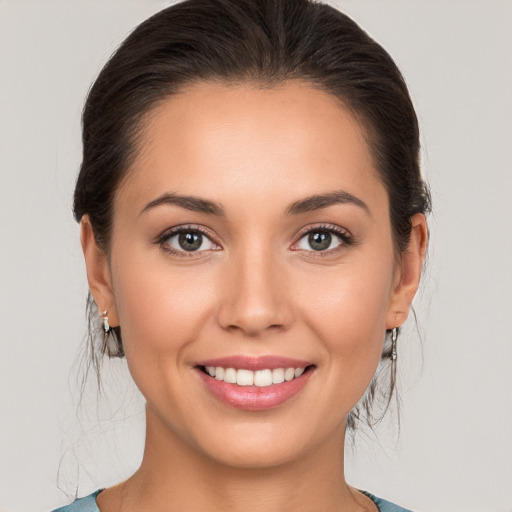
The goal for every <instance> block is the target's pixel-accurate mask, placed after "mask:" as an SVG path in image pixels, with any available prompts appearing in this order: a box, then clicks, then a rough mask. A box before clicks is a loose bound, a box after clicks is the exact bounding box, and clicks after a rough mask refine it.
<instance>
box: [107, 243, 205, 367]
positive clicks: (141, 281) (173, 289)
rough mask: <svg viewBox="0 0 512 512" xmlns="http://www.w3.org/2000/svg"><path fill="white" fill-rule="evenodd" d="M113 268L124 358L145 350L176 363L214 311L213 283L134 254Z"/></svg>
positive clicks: (163, 262) (156, 260)
mask: <svg viewBox="0 0 512 512" xmlns="http://www.w3.org/2000/svg"><path fill="white" fill-rule="evenodd" d="M157 250H158V249H155V252H156V251H157ZM116 263H117V264H116V267H115V270H116V272H115V274H114V275H113V283H114V289H115V296H116V307H117V310H118V315H119V321H120V325H121V329H122V333H123V343H124V345H125V352H126V354H127V357H128V358H130V354H131V353H134V355H135V352H139V351H140V350H145V351H146V350H148V349H149V350H151V351H152V352H155V351H156V352H158V353H159V355H161V356H163V355H164V354H165V353H172V354H173V358H176V351H179V350H180V349H182V348H183V347H184V346H186V345H187V344H188V343H189V342H191V341H193V340H194V339H195V338H196V337H197V334H198V330H199V329H200V326H201V325H202V323H203V319H204V318H205V317H208V315H209V312H210V311H211V310H212V307H213V300H214V297H215V294H214V286H213V278H212V277H209V276H208V275H205V274H208V271H207V270H206V272H205V271H204V270H203V272H201V273H200V272H197V271H190V268H182V269H180V268H175V267H174V268H173V267H171V265H169V264H167V262H166V260H165V258H162V257H161V255H159V256H158V257H155V258H153V259H151V258H148V256H147V253H146V254H144V253H142V254H141V255H140V257H137V254H136V253H135V254H134V251H133V250H132V251H130V257H129V258H122V257H120V258H118V259H117V262H116ZM177 362H179V361H176V360H175V361H174V364H176V363H177Z"/></svg>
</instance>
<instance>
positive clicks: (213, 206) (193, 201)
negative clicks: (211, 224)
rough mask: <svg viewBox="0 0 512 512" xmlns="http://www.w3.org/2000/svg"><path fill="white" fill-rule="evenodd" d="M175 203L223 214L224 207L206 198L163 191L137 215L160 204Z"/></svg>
mask: <svg viewBox="0 0 512 512" xmlns="http://www.w3.org/2000/svg"><path fill="white" fill-rule="evenodd" d="M165 204H168V205H176V206H181V207H182V208H185V209H186V210H191V211H193V212H200V213H208V214H210V215H218V216H221V215H224V208H222V206H221V205H220V204H218V203H215V202H213V201H209V200H208V199H201V198H200V197H194V196H183V195H179V194H176V193H165V194H162V195H161V196H159V197H157V198H156V199H154V200H153V201H151V202H149V203H148V204H147V205H146V206H145V207H144V208H143V209H142V211H141V212H140V214H139V215H142V214H143V213H145V212H147V211H148V210H151V209H152V208H156V207H157V206H161V205H165Z"/></svg>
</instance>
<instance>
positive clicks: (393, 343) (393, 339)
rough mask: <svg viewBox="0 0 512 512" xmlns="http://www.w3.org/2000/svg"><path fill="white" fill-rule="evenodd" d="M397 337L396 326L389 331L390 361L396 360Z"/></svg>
mask: <svg viewBox="0 0 512 512" xmlns="http://www.w3.org/2000/svg"><path fill="white" fill-rule="evenodd" d="M397 339H398V327H395V328H393V330H392V331H391V361H393V362H394V361H396V340H397Z"/></svg>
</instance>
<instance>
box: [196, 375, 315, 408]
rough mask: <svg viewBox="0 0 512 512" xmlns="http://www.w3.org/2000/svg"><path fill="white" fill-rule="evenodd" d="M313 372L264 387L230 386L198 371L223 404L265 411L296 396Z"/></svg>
mask: <svg viewBox="0 0 512 512" xmlns="http://www.w3.org/2000/svg"><path fill="white" fill-rule="evenodd" d="M312 370H313V369H312V368H308V370H307V371H305V372H304V373H303V374H302V375H301V376H300V377H296V378H294V379H292V380H290V381H285V382H282V383H281V384H272V385H271V386H264V387H258V386H238V385H237V384H229V383H227V382H224V381H222V380H217V379H215V378H214V377H210V376H209V375H207V374H206V373H204V372H203V371H202V370H200V369H198V370H197V371H198V372H199V374H200V376H201V379H202V380H203V382H204V384H205V385H206V387H207V388H208V389H209V390H210V392H211V393H212V394H213V395H214V396H215V397H216V398H218V399H219V400H220V401H221V402H223V403H225V404H227V405H229V406H231V407H234V408H236V409H245V410H246V411H264V410H266V409H272V408H274V407H277V406H278V405H281V404H282V403H284V402H286V401H287V400H289V399H290V398H292V397H293V396H295V395H296V394H297V393H298V392H299V391H300V390H301V389H302V388H303V387H304V386H305V385H306V382H307V381H308V380H309V377H310V376H311V374H312V373H313V371H312Z"/></svg>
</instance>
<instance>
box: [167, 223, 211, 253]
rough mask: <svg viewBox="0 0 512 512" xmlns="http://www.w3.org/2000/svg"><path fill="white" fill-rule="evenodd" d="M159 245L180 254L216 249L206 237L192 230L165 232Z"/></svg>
mask: <svg viewBox="0 0 512 512" xmlns="http://www.w3.org/2000/svg"><path fill="white" fill-rule="evenodd" d="M159 243H160V244H161V245H162V246H163V247H164V249H166V250H168V251H170V252H173V253H182V254H183V253H193V252H203V251H208V250H211V249H218V246H217V245H216V244H214V243H213V242H212V241H211V240H210V238H209V237H208V236H206V235H205V234H204V233H202V232H201V231H200V230H199V229H193V228H179V229H175V230H173V231H171V232H167V233H166V234H165V235H164V236H162V238H161V239H160V240H159Z"/></svg>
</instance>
